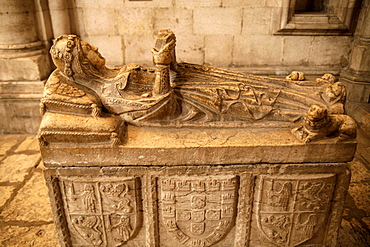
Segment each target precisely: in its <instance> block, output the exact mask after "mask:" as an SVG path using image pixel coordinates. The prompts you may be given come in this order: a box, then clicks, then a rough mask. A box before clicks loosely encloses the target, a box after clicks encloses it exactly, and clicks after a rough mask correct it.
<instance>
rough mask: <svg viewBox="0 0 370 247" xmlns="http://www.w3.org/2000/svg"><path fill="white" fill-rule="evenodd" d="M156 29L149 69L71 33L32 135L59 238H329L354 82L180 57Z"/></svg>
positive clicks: (189, 242)
mask: <svg viewBox="0 0 370 247" xmlns="http://www.w3.org/2000/svg"><path fill="white" fill-rule="evenodd" d="M175 45H176V38H175V35H174V34H173V33H172V31H171V30H162V31H160V32H159V34H158V36H157V39H156V42H155V45H154V48H153V49H152V53H153V62H154V65H155V68H154V69H150V68H144V67H141V66H139V65H136V64H128V65H125V66H122V67H120V68H115V69H110V68H107V67H106V66H105V59H104V58H103V57H102V56H101V55H100V53H99V52H98V49H97V48H96V47H94V46H92V45H90V44H88V43H86V42H84V41H82V40H81V39H80V38H79V37H77V36H75V35H63V36H60V37H59V38H57V39H56V40H55V41H54V45H53V46H52V48H51V51H50V53H51V55H52V58H53V61H54V63H55V65H56V67H57V69H56V70H55V71H54V72H53V73H52V75H51V76H50V78H49V79H48V81H47V83H46V85H45V89H44V96H43V98H42V100H41V111H42V114H43V120H42V123H41V126H40V130H39V134H38V138H39V141H40V146H41V153H42V157H43V160H44V163H45V178H46V181H47V184H48V186H49V191H50V199H51V203H52V208H53V213H54V220H55V224H56V228H57V233H58V238H59V242H60V245H61V246H171V247H172V246H187V247H206V246H237V247H239V246H284V247H285V246H310V247H312V246H315V247H316V246H335V245H336V241H337V233H338V229H339V226H340V222H341V215H342V212H343V205H344V200H345V196H346V194H347V190H348V185H349V180H350V170H349V167H348V166H347V164H346V162H349V161H351V160H352V159H353V155H354V152H355V150H356V142H355V140H354V138H355V137H356V124H355V123H354V121H353V120H352V119H351V118H350V117H349V116H347V115H344V102H345V98H346V89H345V87H344V85H343V84H342V83H341V82H337V81H336V79H335V77H334V76H333V75H330V74H326V75H324V76H323V77H321V78H318V79H317V80H316V81H308V80H306V79H305V76H304V74H303V73H302V72H298V71H294V72H292V74H290V75H289V76H287V78H286V79H275V78H270V77H261V76H254V75H249V74H244V73H239V72H233V71H229V70H224V69H218V68H214V67H210V66H201V65H195V64H188V63H177V62H176V55H175Z"/></svg>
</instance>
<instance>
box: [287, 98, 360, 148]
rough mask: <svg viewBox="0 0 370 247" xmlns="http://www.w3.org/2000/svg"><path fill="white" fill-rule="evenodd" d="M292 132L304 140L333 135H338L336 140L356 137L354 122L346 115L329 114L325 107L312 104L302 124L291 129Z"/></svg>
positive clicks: (308, 140)
mask: <svg viewBox="0 0 370 247" xmlns="http://www.w3.org/2000/svg"><path fill="white" fill-rule="evenodd" d="M292 133H293V134H294V135H295V136H296V137H298V139H300V140H302V141H304V142H310V141H311V140H314V139H321V138H325V137H327V136H334V135H338V141H342V140H346V139H351V138H355V137H356V123H355V121H354V120H353V119H352V118H351V117H349V116H347V115H342V114H333V115H329V114H328V110H327V109H326V107H324V106H321V105H312V106H311V107H310V108H309V110H308V111H307V113H306V115H305V118H304V121H303V124H302V126H300V127H298V128H295V129H293V130H292Z"/></svg>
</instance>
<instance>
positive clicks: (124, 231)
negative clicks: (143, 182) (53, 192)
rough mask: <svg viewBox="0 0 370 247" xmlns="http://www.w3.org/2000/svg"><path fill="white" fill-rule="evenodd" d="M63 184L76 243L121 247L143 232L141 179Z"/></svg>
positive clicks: (96, 180)
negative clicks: (141, 229) (141, 228)
mask: <svg viewBox="0 0 370 247" xmlns="http://www.w3.org/2000/svg"><path fill="white" fill-rule="evenodd" d="M62 183H63V187H64V191H63V193H64V201H65V205H66V213H67V221H68V226H69V230H70V233H71V236H72V242H73V243H74V244H76V245H79V246H80V245H82V246H121V245H123V244H126V243H127V241H129V240H130V239H132V238H133V237H134V236H135V235H136V234H137V233H138V231H139V230H140V227H141V224H142V216H141V202H140V200H141V195H140V181H139V179H137V178H124V179H122V178H119V179H118V178H117V179H112V180H109V179H105V180H104V181H100V180H99V179H89V181H79V180H70V179H64V180H63V181H62Z"/></svg>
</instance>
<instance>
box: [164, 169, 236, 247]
mask: <svg viewBox="0 0 370 247" xmlns="http://www.w3.org/2000/svg"><path fill="white" fill-rule="evenodd" d="M159 185H160V193H161V205H160V208H161V215H162V220H163V222H164V225H165V226H166V228H167V230H168V231H169V232H170V233H171V234H172V235H173V236H174V237H175V238H176V239H177V240H178V241H179V242H181V243H182V244H184V245H185V246H199V247H205V246H211V245H213V244H215V243H217V242H219V241H220V240H221V239H223V238H225V236H226V235H227V234H228V233H229V231H230V230H231V228H232V227H233V226H234V224H235V217H236V205H237V190H238V186H239V179H238V177H236V176H219V177H217V176H216V177H215V176H212V178H207V177H201V178H199V177H176V178H172V177H167V178H162V179H161V180H160V184H159Z"/></svg>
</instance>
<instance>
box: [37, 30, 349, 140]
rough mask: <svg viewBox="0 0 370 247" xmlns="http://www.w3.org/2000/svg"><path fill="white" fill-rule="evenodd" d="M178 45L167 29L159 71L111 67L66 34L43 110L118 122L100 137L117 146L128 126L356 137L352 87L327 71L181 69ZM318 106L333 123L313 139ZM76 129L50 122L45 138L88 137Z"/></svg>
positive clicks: (57, 48) (156, 54)
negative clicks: (313, 112) (349, 98)
mask: <svg viewBox="0 0 370 247" xmlns="http://www.w3.org/2000/svg"><path fill="white" fill-rule="evenodd" d="M175 44H176V38H175V35H174V34H173V33H172V31H171V30H162V31H160V33H159V34H158V37H157V41H156V43H155V47H154V48H153V49H152V53H153V62H154V65H155V69H148V68H144V67H141V66H139V65H136V64H129V65H125V66H122V67H120V68H115V69H108V68H107V67H105V59H104V58H103V57H102V56H101V55H100V53H99V52H98V49H97V48H96V47H94V46H92V45H90V44H88V43H86V42H84V41H82V40H81V39H80V38H79V37H77V36H75V35H63V36H60V37H59V38H57V39H56V40H55V42H54V45H53V47H52V48H51V55H52V58H53V61H54V63H55V65H56V66H57V69H56V71H54V73H53V74H52V75H51V76H50V78H49V80H48V82H47V83H46V86H45V93H44V97H43V99H42V101H41V106H42V107H41V109H42V113H45V112H46V113H47V114H49V115H52V116H53V115H55V116H57V115H58V114H59V115H63V116H64V115H66V116H70V117H71V118H73V117H74V116H79V117H80V118H81V119H80V120H79V121H82V122H84V121H88V120H89V119H90V118H98V119H100V118H101V119H115V120H114V121H110V122H112V123H111V125H109V127H110V130H109V131H105V132H104V131H103V130H102V131H101V133H100V132H99V133H96V136H99V135H102V133H103V132H104V135H107V136H108V135H109V136H114V138H115V140H113V139H114V138H113V137H112V140H111V143H112V144H120V143H123V142H124V140H123V139H124V138H123V137H124V131H122V129H124V127H123V126H124V125H125V124H126V123H127V124H133V125H138V126H172V127H179V126H190V127H207V128H208V127H238V126H243V127H248V126H258V127H279V128H280V127H286V128H291V129H294V130H293V133H294V134H295V136H297V137H298V138H299V139H301V140H302V141H305V142H308V141H310V140H313V139H318V138H323V137H326V136H329V135H337V134H338V135H339V139H340V140H342V139H348V138H353V137H354V136H355V130H354V129H355V125H354V124H353V123H352V122H351V120H349V117H342V115H338V114H343V113H344V101H345V97H346V90H345V87H344V85H343V84H342V83H340V82H335V77H334V76H332V75H329V74H326V75H324V76H323V77H322V78H318V79H317V80H316V81H307V80H305V76H304V74H303V73H302V72H298V71H294V72H293V73H292V74H291V75H290V76H288V77H287V79H277V78H270V77H262V76H254V75H249V74H244V73H239V72H233V71H229V70H223V69H217V68H214V67H210V66H202V65H195V64H187V63H179V64H178V63H176V56H175ZM312 105H317V106H319V107H321V108H323V109H325V110H324V111H325V112H326V113H324V114H326V115H327V116H325V120H321V119H320V121H326V122H330V123H331V124H332V125H335V126H333V127H330V130H324V131H323V134H318V135H315V138H312V135H311V134H310V133H309V132H320V131H321V125H320V127H318V124H313V125H314V127H313V129H315V130H313V129H312V128H308V127H305V126H306V125H307V123H308V121H309V116H308V113H307V112H308V111H310V110H309V109H312V107H311V106H312ZM328 114H329V115H328ZM344 118H346V119H347V120H344ZM84 119H85V120H84ZM117 119H119V120H117ZM334 119H336V120H334ZM338 119H341V120H338ZM316 120H317V119H316V118H315V120H314V122H315V121H316ZM120 121H121V122H120ZM97 122H98V121H97ZM113 122H114V123H113ZM333 122H336V123H335V124H333ZM96 124H97V125H99V123H96ZM78 125H79V122H78V121H76V122H75V124H74V125H73V124H72V125H70V126H63V128H62V129H61V128H60V127H58V126H57V125H53V126H51V125H50V124H48V123H46V122H44V124H43V126H44V127H42V128H41V131H40V139H42V140H44V139H45V138H43V136H45V134H44V133H43V131H44V132H45V133H50V132H54V133H56V134H55V135H56V136H57V135H58V134H57V132H58V131H59V132H63V133H69V132H76V131H77V132H79V133H82V132H84V131H83V130H81V129H80V128H79V127H78ZM344 125H346V127H345V128H347V130H345V132H343V128H344V127H343V128H342V127H339V126H344ZM94 127H95V126H92V129H94ZM325 128H329V127H325ZM348 128H349V130H348ZM319 129H320V130H319ZM87 132H88V133H90V132H91V131H90V130H89V131H87ZM83 135H86V133H82V134H81V136H83ZM49 136H50V135H49ZM65 136H68V134H66V135H65ZM46 139H47V138H46ZM44 142H45V143H48V141H47V140H46V141H44ZM49 142H53V138H49ZM93 142H94V141H92V143H93ZM106 142H107V140H106Z"/></svg>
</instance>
